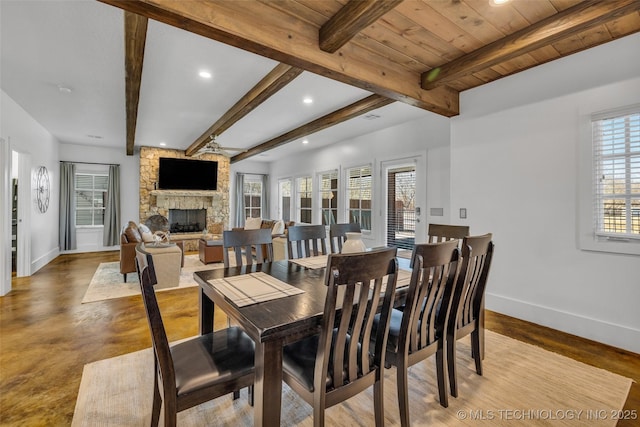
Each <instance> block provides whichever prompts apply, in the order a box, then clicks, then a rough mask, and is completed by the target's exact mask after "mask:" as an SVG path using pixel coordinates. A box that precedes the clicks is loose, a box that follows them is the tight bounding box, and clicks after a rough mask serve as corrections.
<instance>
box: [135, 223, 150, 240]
mask: <svg viewBox="0 0 640 427" xmlns="http://www.w3.org/2000/svg"><path fill="white" fill-rule="evenodd" d="M138 231H139V232H140V234H141V235H142V241H143V242H145V243H153V233H152V232H151V229H150V228H149V227H147V226H146V225H144V224H138Z"/></svg>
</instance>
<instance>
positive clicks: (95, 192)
mask: <svg viewBox="0 0 640 427" xmlns="http://www.w3.org/2000/svg"><path fill="white" fill-rule="evenodd" d="M108 182H109V176H108V175H99V174H86V173H77V174H76V176H75V191H76V226H89V227H90V226H102V225H104V203H105V200H106V196H107V185H108Z"/></svg>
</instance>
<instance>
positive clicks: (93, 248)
mask: <svg viewBox="0 0 640 427" xmlns="http://www.w3.org/2000/svg"><path fill="white" fill-rule="evenodd" d="M119 250H120V245H116V246H91V245H85V246H82V247H79V248H77V249H72V250H68V251H60V254H61V255H65V254H84V253H90V252H109V251H119Z"/></svg>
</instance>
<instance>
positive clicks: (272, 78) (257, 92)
mask: <svg viewBox="0 0 640 427" xmlns="http://www.w3.org/2000/svg"><path fill="white" fill-rule="evenodd" d="M300 73H302V70H301V69H300V68H296V67H292V66H290V65H287V64H278V65H276V66H275V68H274V69H273V70H271V72H269V74H267V75H266V76H265V77H264V78H262V80H260V81H259V82H258V83H257V84H256V85H255V86H254V87H253V88H251V90H250V91H249V92H247V93H246V94H245V95H244V96H243V97H242V98H240V100H239V101H238V102H236V103H235V105H234V106H233V107H231V108H230V109H229V110H228V111H227V112H226V113H224V114H223V115H222V117H220V118H219V119H218V120H217V121H216V122H215V123H214V124H213V125H211V127H210V128H209V129H207V130H206V131H205V132H204V133H203V134H202V135H201V136H200V137H199V138H198V139H196V140H195V141H194V142H193V143H192V144H191V145H190V146H189V148H187V149H186V150H185V154H186V155H187V156H193V155H194V154H195V153H196V152H197V151H198V150H199V149H200V148H202V147H203V146H204V145H205V144H206V143H207V142H208V141H209V136H210V135H220V134H222V132H224V131H225V130H227V129H229V128H230V127H231V126H232V125H233V124H234V123H236V122H238V121H239V120H240V119H242V118H243V117H244V116H246V115H247V114H249V113H250V112H251V111H252V110H253V109H254V108H256V107H257V106H258V105H260V104H262V103H263V102H264V101H266V100H267V99H269V97H271V96H272V95H273V94H275V93H276V92H278V91H279V90H280V89H282V88H283V87H284V86H286V85H287V84H289V83H290V82H291V81H293V80H294V79H295V78H296V77H298V76H299V75H300Z"/></svg>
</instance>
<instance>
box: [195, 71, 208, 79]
mask: <svg viewBox="0 0 640 427" xmlns="http://www.w3.org/2000/svg"><path fill="white" fill-rule="evenodd" d="M198 75H199V76H200V77H202V78H203V79H210V78H211V73H210V72H208V71H205V70H202V71H200V72H199V73H198Z"/></svg>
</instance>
